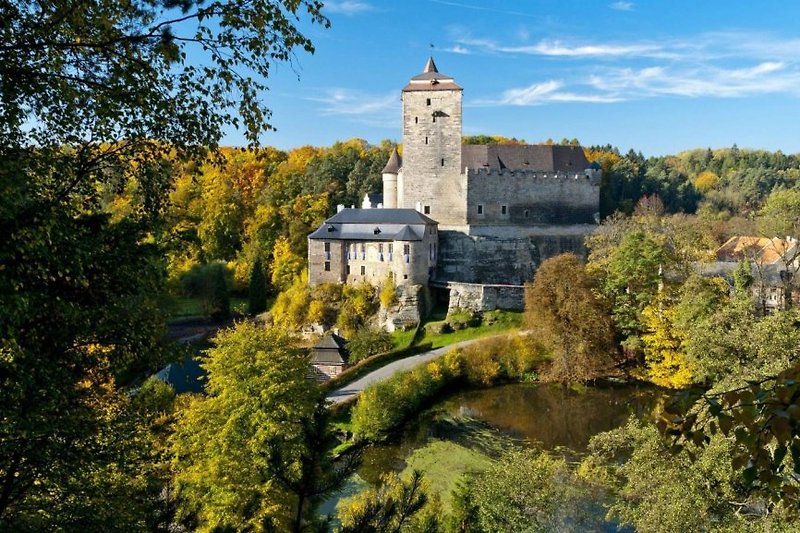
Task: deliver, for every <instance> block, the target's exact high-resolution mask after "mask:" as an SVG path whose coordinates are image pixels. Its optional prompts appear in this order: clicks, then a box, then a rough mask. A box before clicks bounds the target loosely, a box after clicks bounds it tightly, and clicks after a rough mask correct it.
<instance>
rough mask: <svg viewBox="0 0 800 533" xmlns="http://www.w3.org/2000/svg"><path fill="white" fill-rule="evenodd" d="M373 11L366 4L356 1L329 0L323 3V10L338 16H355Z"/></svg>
mask: <svg viewBox="0 0 800 533" xmlns="http://www.w3.org/2000/svg"><path fill="white" fill-rule="evenodd" d="M373 9H375V8H374V7H373V6H372V5H370V4H368V3H367V2H359V1H358V0H339V1H336V0H330V1H328V2H325V10H326V11H328V12H329V13H338V14H340V15H347V16H351V15H357V14H358V13H363V12H365V11H372V10H373Z"/></svg>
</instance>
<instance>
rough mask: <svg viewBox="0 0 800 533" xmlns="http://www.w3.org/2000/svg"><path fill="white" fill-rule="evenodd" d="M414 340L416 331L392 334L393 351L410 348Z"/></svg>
mask: <svg viewBox="0 0 800 533" xmlns="http://www.w3.org/2000/svg"><path fill="white" fill-rule="evenodd" d="M413 338H414V330H413V329H410V330H408V331H400V330H396V331H394V332H392V350H401V349H403V348H406V347H408V345H409V344H411V340H412V339H413Z"/></svg>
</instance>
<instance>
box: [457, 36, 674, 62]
mask: <svg viewBox="0 0 800 533" xmlns="http://www.w3.org/2000/svg"><path fill="white" fill-rule="evenodd" d="M457 42H458V43H459V44H461V45H467V46H473V47H475V48H479V49H482V50H483V51H486V52H493V53H502V54H527V55H539V56H549V57H575V58H580V57H594V58H599V57H612V58H615V57H653V58H658V57H661V58H667V57H672V56H673V55H674V54H671V53H669V52H668V51H667V50H665V49H664V47H663V46H662V45H659V44H653V43H633V44H613V43H602V44H567V43H564V42H562V41H551V40H541V41H539V42H538V43H535V44H530V45H505V44H499V43H497V42H495V41H491V40H488V39H472V38H461V39H457Z"/></svg>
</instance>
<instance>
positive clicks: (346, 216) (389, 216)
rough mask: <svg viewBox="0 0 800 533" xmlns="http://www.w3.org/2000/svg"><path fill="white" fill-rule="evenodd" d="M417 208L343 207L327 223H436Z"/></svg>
mask: <svg viewBox="0 0 800 533" xmlns="http://www.w3.org/2000/svg"><path fill="white" fill-rule="evenodd" d="M436 223H437V222H436V221H435V220H433V219H431V218H429V217H426V216H425V215H423V214H422V213H420V212H419V211H417V210H416V209H342V210H341V211H339V212H338V213H336V214H335V215H333V216H332V217H331V218H329V219H327V220H326V221H325V224H436Z"/></svg>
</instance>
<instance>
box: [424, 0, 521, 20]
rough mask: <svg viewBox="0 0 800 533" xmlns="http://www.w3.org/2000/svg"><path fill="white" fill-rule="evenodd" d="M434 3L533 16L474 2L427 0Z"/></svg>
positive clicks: (504, 13) (474, 9)
mask: <svg viewBox="0 0 800 533" xmlns="http://www.w3.org/2000/svg"><path fill="white" fill-rule="evenodd" d="M428 1H429V2H431V3H434V4H442V5H445V6H453V7H460V8H463V9H471V10H473V11H490V12H492V13H500V14H502V15H514V16H518V17H535V16H537V15H535V14H534V13H525V12H524V11H509V10H506V9H498V8H495V7H486V6H476V5H474V4H465V3H463V2H451V1H449V0H428Z"/></svg>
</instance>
